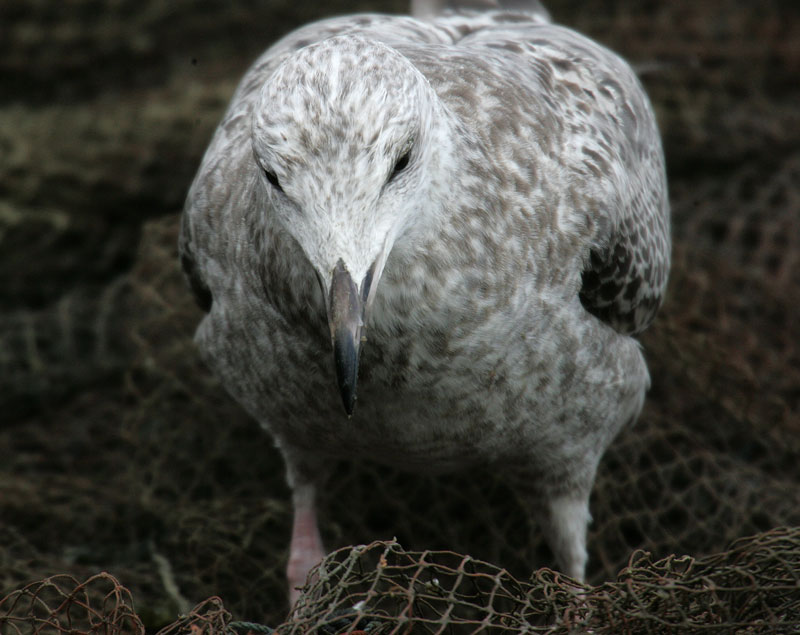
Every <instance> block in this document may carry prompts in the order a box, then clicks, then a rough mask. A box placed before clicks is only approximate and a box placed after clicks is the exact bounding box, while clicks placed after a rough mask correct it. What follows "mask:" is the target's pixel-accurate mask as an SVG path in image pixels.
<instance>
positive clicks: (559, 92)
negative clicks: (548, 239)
mask: <svg viewBox="0 0 800 635" xmlns="http://www.w3.org/2000/svg"><path fill="white" fill-rule="evenodd" d="M459 20H462V21H465V22H466V23H467V24H472V27H470V26H464V25H460V26H459V23H458V21H459ZM445 21H446V22H447V23H448V24H449V25H450V27H451V28H455V29H456V31H458V32H459V33H462V34H463V36H462V37H461V38H460V39H458V40H457V41H455V42H454V46H452V51H454V53H453V55H454V56H470V55H471V56H472V58H473V63H472V65H473V66H476V67H481V65H483V66H482V68H483V69H485V72H486V73H487V75H490V77H486V78H485V79H481V78H480V77H476V76H471V77H469V78H467V77H468V75H469V71H468V70H467V67H468V66H469V65H470V64H469V63H468V62H465V61H464V60H456V61H455V62H454V63H455V64H456V65H459V66H460V67H461V68H463V69H464V71H463V72H462V73H461V77H459V74H458V73H452V72H451V73H449V74H448V75H449V78H448V79H438V78H437V77H436V71H435V70H434V69H435V68H436V67H437V65H438V66H439V67H441V61H442V60H441V59H439V60H438V61H437V63H433V64H431V67H430V70H428V73H429V77H430V78H431V79H432V82H433V83H434V84H436V83H437V81H440V82H443V83H445V84H446V83H447V82H451V83H452V82H453V81H459V80H461V81H463V82H465V83H467V82H470V83H471V86H469V87H466V88H467V90H468V91H471V92H472V93H474V92H476V91H478V92H479V91H480V90H483V91H484V94H483V99H480V100H477V101H478V103H481V104H486V105H491V108H490V109H494V110H496V111H497V112H498V113H502V114H497V115H492V114H491V113H489V114H481V113H479V112H478V110H479V109H478V108H472V107H469V106H468V107H466V108H463V112H462V114H463V116H464V117H468V118H470V120H471V121H472V125H473V126H474V127H476V128H480V127H483V128H486V127H498V126H505V127H506V128H509V124H508V123H507V122H508V121H512V122H513V123H512V124H511V126H510V128H511V129H512V131H513V133H512V134H510V135H509V136H507V137H504V138H503V137H502V136H501V135H498V134H497V131H496V130H495V131H493V132H492V133H491V134H495V135H496V136H498V138H503V139H504V141H503V142H501V143H499V144H496V145H497V147H495V148H494V152H495V153H498V154H499V153H500V152H501V151H502V150H501V149H500V148H501V147H502V145H503V144H505V145H511V144H513V143H514V141H515V139H519V138H520V137H521V136H523V135H522V134H520V132H519V126H520V125H525V123H524V122H526V121H527V122H528V124H529V125H530V130H531V131H532V132H529V133H528V134H529V136H528V141H527V142H530V147H531V150H530V153H531V163H536V162H538V161H542V162H549V163H550V165H553V164H556V165H557V166H558V167H557V168H556V172H557V173H559V174H560V175H562V176H560V177H559V178H560V179H561V180H560V182H561V184H562V186H563V189H564V190H568V191H562V192H560V193H559V196H560V197H561V199H562V202H563V200H564V198H566V197H568V198H569V200H570V201H571V202H572V203H571V204H572V206H573V207H572V209H570V210H568V214H567V215H566V222H565V223H564V222H563V219H562V223H563V224H564V225H565V226H569V225H571V226H572V227H587V226H589V227H591V228H592V230H591V231H590V232H583V234H582V235H580V236H579V237H578V238H576V235H575V234H576V232H571V231H569V230H568V231H567V232H566V233H565V235H567V234H568V235H569V240H572V241H573V242H575V243H577V244H578V249H579V251H580V258H579V259H578V262H579V263H580V266H581V267H582V275H581V283H580V288H579V290H578V295H579V298H580V301H581V303H582V304H583V306H584V307H585V309H586V310H587V311H589V312H590V313H592V314H593V315H595V316H596V317H598V318H600V319H601V320H603V321H605V322H607V323H608V324H610V325H611V326H612V327H613V328H615V329H616V330H617V331H619V332H622V333H628V334H633V333H638V332H640V331H642V330H644V329H645V328H646V327H647V326H648V324H649V323H650V322H651V321H652V319H653V317H654V316H655V313H656V311H657V310H658V308H659V306H660V304H661V301H662V297H663V293H664V289H665V286H666V282H667V274H668V270H669V260H670V238H669V204H668V196H667V184H666V176H665V169H664V157H663V152H662V148H661V140H660V134H659V131H658V128H657V125H656V121H655V116H654V113H653V111H652V108H651V106H650V103H649V101H648V99H647V97H646V95H645V93H644V90H643V88H642V86H641V84H640V83H639V81H638V78H637V77H636V76H635V74H634V73H633V71H632V70H631V68H630V67H629V66H628V64H627V63H626V62H624V61H623V60H622V59H621V58H619V57H618V56H617V55H616V54H614V53H612V52H611V51H609V50H608V49H606V48H604V47H602V46H600V45H598V44H597V43H595V42H593V41H591V40H589V39H587V38H585V37H583V36H582V35H580V34H578V33H576V32H575V31H572V30H571V29H567V28H564V27H561V26H556V25H552V24H549V23H547V22H546V21H544V20H542V18H541V16H538V15H536V14H531V19H530V20H528V21H525V20H520V19H519V18H518V17H515V16H513V15H511V16H509V15H508V14H502V13H492V12H489V13H486V14H482V15H479V16H477V18H473V17H470V15H469V14H468V13H466V14H463V15H461V16H459V15H457V14H456V15H452V16H450V17H449V18H445ZM492 21H494V24H491V22H492ZM478 23H479V24H480V26H478V27H476V26H475V25H476V24H478ZM440 57H441V56H440ZM480 72H484V71H483V70H481V71H477V72H476V74H477V73H480ZM454 77H455V78H458V79H455V80H454V79H453V78H454ZM477 84H482V87H476V85H477ZM447 92H450V93H452V94H458V95H459V99H460V98H461V97H463V95H464V92H466V91H465V90H461V91H459V90H454V89H453V87H452V86H449V87H448V86H445V87H444V88H440V93H447ZM466 101H467V102H468V101H469V99H467V100H466ZM503 102H505V103H503ZM491 134H490V135H488V136H491ZM488 143H491V140H489V141H488ZM517 147H519V144H517ZM551 174H553V172H551ZM578 233H580V232H578ZM573 266H574V265H573Z"/></svg>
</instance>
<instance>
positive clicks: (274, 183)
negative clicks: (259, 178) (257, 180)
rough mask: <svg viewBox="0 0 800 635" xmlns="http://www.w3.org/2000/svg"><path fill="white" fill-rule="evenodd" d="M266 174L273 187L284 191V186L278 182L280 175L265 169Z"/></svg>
mask: <svg viewBox="0 0 800 635" xmlns="http://www.w3.org/2000/svg"><path fill="white" fill-rule="evenodd" d="M264 175H265V176H266V177H267V181H269V182H270V185H272V187H274V188H275V189H276V190H278V191H279V192H283V188H282V187H281V184H280V183H278V177H277V176H275V173H274V172H270V171H269V170H264Z"/></svg>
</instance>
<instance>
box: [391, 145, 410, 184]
mask: <svg viewBox="0 0 800 635" xmlns="http://www.w3.org/2000/svg"><path fill="white" fill-rule="evenodd" d="M409 154H411V150H409V151H408V152H406V153H405V154H404V155H403V156H401V157H400V158H399V159H397V163H395V164H394V169H393V170H392V173H391V174H390V175H389V180H390V181H391V180H392V179H393V178H394V177H396V176H397V175H398V174H399V173H400V172H402V171H403V170H405V169H406V166H407V165H408V155H409Z"/></svg>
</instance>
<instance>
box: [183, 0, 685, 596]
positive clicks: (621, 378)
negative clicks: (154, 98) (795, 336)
mask: <svg viewBox="0 0 800 635" xmlns="http://www.w3.org/2000/svg"><path fill="white" fill-rule="evenodd" d="M441 4H442V3H439V5H441ZM450 4H452V3H450ZM456 4H457V3H456ZM467 4H470V3H467ZM478 4H479V3H478ZM487 4H489V5H491V6H489V7H488V8H480V7H477V5H476V3H475V2H473V3H471V4H470V6H461V7H459V6H455V7H454V6H447V7H445V6H439V5H436V4H426V3H424V2H420V3H415V13H416V17H410V16H388V15H372V14H366V15H353V16H344V17H339V18H331V19H326V20H322V21H319V22H316V23H313V24H309V25H307V26H304V27H302V28H300V29H298V30H296V31H294V32H292V33H290V34H288V35H287V36H285V37H284V38H283V39H281V40H280V41H278V42H277V43H276V44H274V45H273V46H272V47H271V48H269V49H268V50H267V51H266V52H265V53H264V54H263V55H261V57H259V58H258V59H257V60H256V61H255V63H254V64H253V66H252V67H251V68H250V69H249V70H248V71H247V73H246V74H245V76H244V77H243V79H242V80H241V83H240V84H239V86H238V88H237V90H236V92H235V94H234V96H233V98H232V101H231V103H230V106H229V107H228V110H227V112H226V114H225V115H224V117H223V119H222V121H221V123H220V124H219V127H218V128H217V130H216V132H215V134H214V136H213V139H212V140H211V143H210V145H209V147H208V149H207V151H206V153H205V156H204V157H203V159H202V163H201V165H200V168H199V170H198V172H197V175H196V177H195V179H194V182H193V183H192V186H191V188H190V191H189V194H188V197H187V201H186V205H185V208H184V212H183V215H182V220H181V235H180V241H179V243H180V244H179V247H180V254H181V262H182V266H183V269H184V271H185V273H186V276H187V278H188V281H189V284H190V286H191V288H192V291H193V292H194V295H195V298H196V299H197V301H198V304H199V305H200V306H201V307H202V308H203V309H204V310H205V312H206V313H205V316H204V317H203V319H202V321H201V323H200V325H199V326H198V329H197V332H196V335H195V341H196V343H197V345H198V347H199V350H200V352H201V355H202V357H203V358H204V360H205V361H206V363H207V364H208V365H209V366H210V368H211V369H212V370H213V371H214V372H215V374H216V375H217V376H218V377H219V379H220V381H221V383H222V384H223V385H224V386H225V388H226V389H227V390H228V391H229V392H230V394H231V395H233V397H234V398H235V399H237V400H238V401H239V403H240V404H241V405H242V406H243V407H244V408H245V409H246V410H247V411H248V412H249V413H250V414H251V415H252V416H253V417H255V418H256V419H257V420H258V421H259V422H260V424H261V425H262V426H263V427H264V428H265V429H266V430H267V431H268V432H269V433H270V434H271V435H272V436H273V438H274V440H275V443H276V445H277V446H278V447H279V449H280V450H281V452H282V455H283V457H284V459H285V464H286V471H287V480H288V483H289V485H290V487H291V490H292V501H293V506H294V520H293V529H292V536H291V544H290V554H289V561H288V566H287V577H288V582H289V586H290V599H291V601H292V602H294V601H296V599H297V598H298V597H299V590H298V588H299V587H300V585H302V584H303V582H304V581H305V580H306V577H307V575H308V573H309V571H310V570H311V569H312V567H313V566H314V565H315V564H317V563H318V562H319V560H320V559H321V558H322V557H323V556H324V553H325V551H324V548H323V544H322V540H321V538H320V534H319V530H318V523H317V517H316V511H315V497H316V493H317V490H318V488H320V487H324V483H325V479H326V477H327V475H328V473H329V471H330V467H331V465H332V463H333V462H335V461H337V460H340V459H342V458H349V459H354V460H364V459H369V460H373V461H378V462H380V463H384V464H387V465H390V466H394V467H396V468H400V469H405V470H409V471H414V472H426V473H433V474H436V473H442V472H446V471H450V470H457V469H465V468H469V469H475V468H478V467H483V468H486V469H490V470H501V471H502V473H503V474H504V475H505V477H506V478H508V479H509V482H511V483H513V484H514V486H515V487H517V488H518V489H519V490H520V491H521V492H522V493H523V494H524V496H525V498H526V500H528V501H530V505H531V509H532V511H533V512H534V513H535V514H536V515H537V518H538V519H539V521H540V524H541V527H542V531H543V534H544V537H545V538H546V540H547V542H548V544H549V545H550V547H551V548H552V551H553V554H554V558H555V561H556V564H557V566H558V567H559V568H560V569H561V570H562V571H563V572H565V573H566V574H568V575H570V576H572V577H574V578H576V579H578V580H583V579H584V575H585V566H586V560H587V551H586V529H587V525H588V523H589V522H590V514H589V497H590V493H591V489H592V486H593V482H594V478H595V472H596V469H597V465H598V462H599V460H600V458H601V457H602V455H603V452H604V451H605V449H606V448H607V447H608V445H609V444H610V443H611V441H612V440H613V439H614V437H615V436H616V435H617V434H618V432H619V431H620V430H621V429H622V428H624V427H625V426H626V425H629V424H631V423H632V422H633V421H635V419H636V418H637V416H638V414H639V412H640V410H641V408H642V405H643V401H644V397H645V392H646V390H647V389H648V387H649V383H650V378H649V374H648V370H647V366H646V363H645V360H644V357H643V354H642V350H641V347H640V345H639V343H638V342H637V340H636V339H635V338H634V336H635V335H636V334H638V333H639V332H641V331H642V330H643V329H645V328H646V327H647V326H648V324H649V323H650V322H651V321H652V319H653V317H654V316H655V314H656V312H657V310H658V308H659V306H660V304H661V301H662V296H663V293H664V288H665V285H666V281H667V276H668V271H669V261H670V258H669V252H670V237H669V206H668V200H667V184H666V177H665V170H664V158H663V152H662V147H661V141H660V136H659V133H658V128H657V125H656V122H655V118H654V115H653V111H652V108H651V105H650V103H649V101H648V99H647V97H646V95H645V93H644V90H643V89H642V86H641V85H640V83H639V81H638V80H637V78H636V76H635V74H634V72H633V71H632V70H631V68H630V67H629V65H628V64H627V63H626V62H625V61H623V60H622V59H621V58H620V57H618V56H617V55H616V54H614V53H612V52H611V51H609V50H608V49H606V48H604V47H603V46H601V45H599V44H597V43H595V42H593V41H592V40H590V39H587V38H586V37H584V36H582V35H580V34H578V33H576V32H575V31H573V30H570V29H568V28H565V27H563V26H558V25H554V24H552V23H551V21H550V17H549V15H548V14H547V12H546V11H545V10H544V9H543V8H542V7H541V5H540V4H539V3H538V2H530V1H529V2H525V1H519V0H518V1H516V2H495V3H487ZM354 513H355V510H354Z"/></svg>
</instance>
